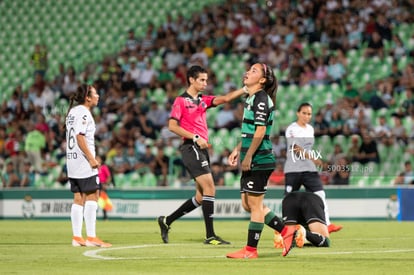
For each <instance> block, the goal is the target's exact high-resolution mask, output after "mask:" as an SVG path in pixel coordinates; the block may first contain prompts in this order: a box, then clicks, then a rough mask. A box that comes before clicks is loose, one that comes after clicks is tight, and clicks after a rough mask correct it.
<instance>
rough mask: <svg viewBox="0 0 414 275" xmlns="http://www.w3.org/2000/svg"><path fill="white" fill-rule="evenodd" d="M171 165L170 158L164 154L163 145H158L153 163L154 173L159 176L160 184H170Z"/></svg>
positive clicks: (158, 183)
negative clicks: (169, 171)
mask: <svg viewBox="0 0 414 275" xmlns="http://www.w3.org/2000/svg"><path fill="white" fill-rule="evenodd" d="M169 166H170V158H169V157H168V156H166V155H165V154H164V148H163V146H162V145H158V146H157V153H156V155H155V158H154V160H153V163H152V164H151V168H152V173H154V175H155V176H156V177H157V178H158V182H157V185H158V186H168V181H167V179H168V177H167V176H168V168H169Z"/></svg>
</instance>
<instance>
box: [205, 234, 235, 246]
mask: <svg viewBox="0 0 414 275" xmlns="http://www.w3.org/2000/svg"><path fill="white" fill-rule="evenodd" d="M204 244H211V245H222V244H230V242H228V241H225V240H223V239H222V238H220V237H219V236H213V237H210V238H207V239H205V241H204Z"/></svg>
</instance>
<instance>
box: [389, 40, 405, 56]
mask: <svg viewBox="0 0 414 275" xmlns="http://www.w3.org/2000/svg"><path fill="white" fill-rule="evenodd" d="M407 53H408V49H407V48H406V47H405V46H404V42H403V41H402V40H401V38H400V36H399V35H398V34H394V35H393V36H392V42H391V46H390V49H389V55H390V56H392V57H393V58H394V60H399V59H400V58H401V57H403V56H406V55H407Z"/></svg>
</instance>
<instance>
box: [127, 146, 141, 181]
mask: <svg viewBox="0 0 414 275" xmlns="http://www.w3.org/2000/svg"><path fill="white" fill-rule="evenodd" d="M131 141H132V140H131ZM125 160H126V162H127V163H128V171H126V172H125V173H133V172H134V171H137V170H138V169H139V168H140V165H141V163H140V161H139V154H137V151H136V150H135V145H134V143H132V142H129V144H128V146H127V148H126V152H125Z"/></svg>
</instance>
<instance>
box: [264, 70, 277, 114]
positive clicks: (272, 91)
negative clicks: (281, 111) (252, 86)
mask: <svg viewBox="0 0 414 275" xmlns="http://www.w3.org/2000/svg"><path fill="white" fill-rule="evenodd" d="M262 71H263V77H264V78H265V79H266V82H265V83H264V86H263V90H265V92H266V93H267V94H268V95H269V96H270V98H271V99H272V101H273V104H274V105H275V106H276V93H277V86H278V85H277V78H276V76H275V74H274V73H273V70H272V68H271V67H270V66H268V65H266V64H264V63H262Z"/></svg>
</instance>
